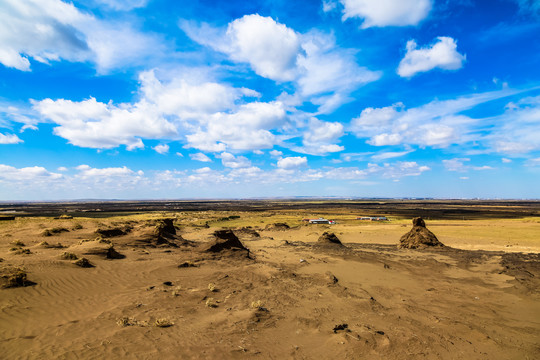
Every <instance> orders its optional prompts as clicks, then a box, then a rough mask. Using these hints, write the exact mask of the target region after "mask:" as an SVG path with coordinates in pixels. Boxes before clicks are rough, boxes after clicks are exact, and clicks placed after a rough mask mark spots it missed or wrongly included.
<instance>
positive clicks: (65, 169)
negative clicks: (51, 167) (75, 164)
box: [56, 166, 68, 171]
mask: <svg viewBox="0 0 540 360" xmlns="http://www.w3.org/2000/svg"><path fill="white" fill-rule="evenodd" d="M56 170H58V171H68V169H67V167H65V166H60V167H59V168H58V169H56Z"/></svg>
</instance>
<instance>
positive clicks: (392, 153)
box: [371, 150, 412, 161]
mask: <svg viewBox="0 0 540 360" xmlns="http://www.w3.org/2000/svg"><path fill="white" fill-rule="evenodd" d="M411 152H412V150H406V151H387V152H382V153H379V154H376V155H373V156H372V157H371V158H372V159H373V160H375V161H381V160H386V159H393V158H396V157H401V156H404V155H407V154H409V153H411Z"/></svg>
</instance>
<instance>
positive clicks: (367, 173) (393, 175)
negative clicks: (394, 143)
mask: <svg viewBox="0 0 540 360" xmlns="http://www.w3.org/2000/svg"><path fill="white" fill-rule="evenodd" d="M429 170H431V169H430V168H429V167H428V166H425V165H419V164H418V163H416V162H415V161H398V162H396V163H384V164H383V165H382V166H381V165H379V164H372V163H368V166H367V168H365V169H359V168H357V167H341V168H334V169H331V170H328V171H326V172H325V173H324V174H323V177H324V178H328V179H336V180H357V179H365V178H372V177H374V176H378V177H382V178H390V179H399V178H401V177H405V176H419V175H421V174H422V173H423V172H425V171H429Z"/></svg>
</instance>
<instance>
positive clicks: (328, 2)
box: [322, 0, 338, 13]
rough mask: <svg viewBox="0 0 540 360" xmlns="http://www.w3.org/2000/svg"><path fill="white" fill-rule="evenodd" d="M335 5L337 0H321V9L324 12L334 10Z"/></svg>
mask: <svg viewBox="0 0 540 360" xmlns="http://www.w3.org/2000/svg"><path fill="white" fill-rule="evenodd" d="M337 6H338V0H323V2H322V9H323V11H324V12H325V13H326V12H330V11H333V10H335V9H336V8H337Z"/></svg>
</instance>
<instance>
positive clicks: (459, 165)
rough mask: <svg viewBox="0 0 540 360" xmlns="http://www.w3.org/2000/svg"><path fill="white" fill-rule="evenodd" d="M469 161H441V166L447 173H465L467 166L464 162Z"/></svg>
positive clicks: (463, 159)
mask: <svg viewBox="0 0 540 360" xmlns="http://www.w3.org/2000/svg"><path fill="white" fill-rule="evenodd" d="M468 161H471V159H469V158H454V159H450V160H443V161H442V162H443V165H444V167H445V168H446V170H448V171H458V172H464V171H467V169H468V166H467V165H465V162H468Z"/></svg>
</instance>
